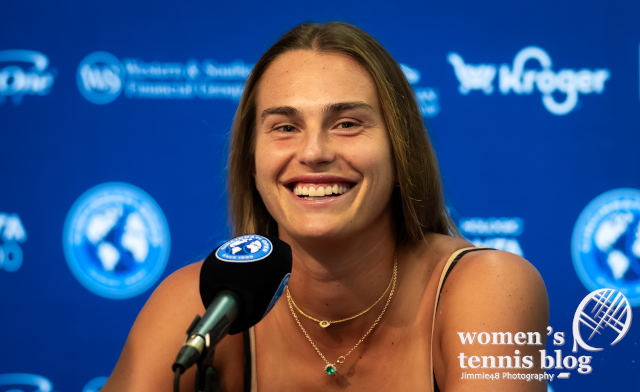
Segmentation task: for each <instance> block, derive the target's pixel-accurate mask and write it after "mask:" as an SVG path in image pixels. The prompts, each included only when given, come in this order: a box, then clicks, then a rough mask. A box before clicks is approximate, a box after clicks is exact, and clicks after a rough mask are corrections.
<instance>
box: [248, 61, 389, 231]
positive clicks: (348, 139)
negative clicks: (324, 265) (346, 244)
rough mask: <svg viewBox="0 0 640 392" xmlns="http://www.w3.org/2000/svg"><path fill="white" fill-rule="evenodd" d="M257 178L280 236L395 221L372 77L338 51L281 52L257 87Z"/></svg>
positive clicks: (365, 227) (382, 127)
mask: <svg viewBox="0 0 640 392" xmlns="http://www.w3.org/2000/svg"><path fill="white" fill-rule="evenodd" d="M257 89H258V90H257V95H256V129H255V132H256V134H255V137H256V143H255V146H256V147H255V182H256V186H257V189H258V191H259V192H260V195H261V196H262V200H263V202H264V204H265V206H266V207H267V209H268V210H269V213H270V214H271V216H272V217H273V218H274V219H275V221H276V222H277V223H278V228H279V231H280V234H281V235H283V236H285V237H287V236H291V237H297V238H300V239H302V238H348V237H349V236H352V235H354V234H358V233H366V231H367V230H370V229H372V228H373V227H380V226H379V225H380V224H383V225H388V227H389V228H390V227H391V221H392V218H391V207H390V201H391V193H392V191H393V183H394V179H395V175H394V168H393V161H392V155H391V144H390V142H389V137H388V135H387V130H386V129H385V124H384V121H383V118H382V113H381V111H380V105H379V102H378V97H377V92H376V88H375V85H374V82H373V79H372V78H371V76H370V75H369V73H368V72H367V70H366V69H365V68H364V67H362V66H361V65H360V64H359V63H357V62H356V61H355V60H353V59H351V58H350V57H348V56H346V55H343V54H339V53H321V52H316V51H312V50H294V51H289V52H286V53H284V54H281V55H280V56H278V57H277V58H276V59H275V60H274V61H273V62H272V63H271V65H269V67H268V68H267V70H266V71H265V73H264V74H263V76H262V78H261V79H260V81H259V83H258V86H257Z"/></svg>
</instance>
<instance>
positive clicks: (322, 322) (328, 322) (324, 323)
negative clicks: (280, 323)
mask: <svg viewBox="0 0 640 392" xmlns="http://www.w3.org/2000/svg"><path fill="white" fill-rule="evenodd" d="M395 260H396V259H395V256H394V264H395V262H396V261H395ZM391 283H393V274H392V275H391V279H390V280H389V284H388V285H387V288H385V289H384V291H383V292H382V294H380V296H379V297H378V299H377V300H376V301H375V302H374V303H372V304H371V305H370V306H369V307H367V308H366V309H365V310H363V311H361V312H359V313H357V314H354V315H353V316H349V317H345V318H343V319H340V320H320V319H317V318H315V317H313V316H311V315H308V314H306V313H305V312H304V311H302V309H300V307H299V306H298V305H297V304H296V301H294V299H293V296H292V295H291V292H290V291H289V286H287V287H286V290H287V296H288V297H290V298H291V304H292V305H293V307H294V308H296V310H297V311H298V313H300V314H301V315H303V316H304V317H306V318H308V319H309V320H312V321H315V322H316V323H318V325H320V326H321V327H322V328H327V327H329V326H331V325H333V324H338V323H344V322H345V321H349V320H353V319H355V318H358V317H360V316H362V315H363V314H365V313H367V312H368V311H370V310H371V309H373V307H374V306H376V305H377V304H378V303H380V301H382V298H384V297H385V295H386V294H387V292H388V291H389V289H391Z"/></svg>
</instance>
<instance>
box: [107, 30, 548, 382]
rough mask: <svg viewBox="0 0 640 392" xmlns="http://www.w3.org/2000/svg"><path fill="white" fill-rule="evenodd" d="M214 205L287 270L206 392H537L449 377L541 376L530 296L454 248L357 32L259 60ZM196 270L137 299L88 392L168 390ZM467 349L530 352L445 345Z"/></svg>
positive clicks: (383, 72)
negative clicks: (103, 373) (490, 338)
mask: <svg viewBox="0 0 640 392" xmlns="http://www.w3.org/2000/svg"><path fill="white" fill-rule="evenodd" d="M229 195H230V197H229V204H230V212H231V214H230V215H231V219H232V223H233V226H234V230H235V233H236V235H241V234H247V233H258V234H265V235H269V236H274V237H279V238H280V239H282V240H283V241H285V242H287V243H289V244H290V245H291V248H292V255H293V269H292V273H291V278H290V280H289V285H288V287H287V289H286V290H285V293H286V295H285V296H284V297H283V298H281V299H280V300H279V301H278V302H277V303H276V304H275V306H274V307H273V309H272V310H271V311H270V313H269V314H267V315H266V316H265V317H264V318H263V319H262V320H261V321H260V322H259V323H258V324H256V325H255V326H254V327H252V328H250V329H249V330H248V331H246V332H245V333H244V334H242V335H229V336H227V337H225V338H224V339H222V341H221V342H220V343H219V345H218V346H217V348H216V356H215V361H214V366H215V368H216V369H217V371H218V374H219V377H220V379H219V380H220V386H221V388H222V390H225V391H258V390H259V391H261V392H262V391H300V390H305V391H337V390H345V389H350V390H372V391H377V390H399V391H434V390H447V391H463V390H473V391H503V390H504V391H511V390H518V391H544V390H545V383H544V382H526V381H522V380H523V379H524V378H518V377H509V378H504V379H495V378H487V377H475V376H470V373H469V371H470V369H469V368H468V366H467V363H466V362H465V363H461V359H460V358H474V357H487V358H489V357H491V358H493V357H496V358H503V357H504V358H507V357H508V356H510V357H509V358H511V357H514V358H515V357H516V356H517V357H518V359H519V358H520V357H522V361H521V362H520V361H519V362H518V363H523V364H526V365H527V366H523V367H522V368H516V369H510V371H511V372H512V373H518V372H520V373H533V374H538V373H540V372H541V368H540V361H539V360H538V357H537V355H535V354H537V352H538V351H537V350H539V349H542V348H544V336H546V335H545V333H544V332H545V330H546V325H547V313H548V309H547V308H548V307H547V299H546V291H545V288H544V283H543V282H542V280H541V278H540V276H539V274H538V273H537V271H536V270H535V268H533V267H532V266H531V264H529V263H528V262H527V261H525V260H523V259H521V258H520V257H518V256H515V255H512V254H509V253H506V252H498V251H492V250H486V249H481V248H474V247H472V246H471V244H469V243H468V242H466V241H465V240H463V239H461V238H459V237H458V235H457V230H456V228H455V226H454V225H453V223H452V222H451V219H450V218H449V216H448V214H447V210H446V208H445V204H444V200H443V196H442V191H441V185H440V179H439V174H438V169H437V164H436V160H435V155H434V153H433V151H432V149H431V145H430V143H429V141H428V138H427V134H426V131H425V129H424V126H423V124H422V118H421V116H420V114H419V111H418V108H417V105H416V102H415V99H414V97H413V93H412V91H411V88H410V87H409V84H408V83H407V81H406V79H405V77H404V75H403V73H402V71H401V69H400V67H399V66H398V65H397V64H396V62H395V61H394V60H393V59H392V58H391V56H390V55H389V54H388V53H387V52H386V51H385V50H384V48H382V47H381V46H380V45H379V44H378V43H377V42H376V41H375V40H374V39H373V38H372V37H370V36H369V35H368V34H366V33H365V32H363V31H362V30H359V29H358V28H356V27H354V26H351V25H348V24H345V23H328V24H324V25H316V24H305V25H301V26H298V27H296V28H294V29H293V30H291V31H290V32H289V33H287V34H286V35H285V36H284V37H282V38H281V39H280V40H279V41H278V42H277V43H276V44H275V45H274V46H273V47H271V48H270V49H269V50H268V51H267V52H266V53H265V54H264V55H263V56H262V57H261V59H260V60H259V61H258V63H257V64H256V66H255V67H254V69H253V72H252V74H251V76H250V77H249V79H248V81H247V85H246V88H245V91H244V94H243V97H242V99H241V101H240V104H239V107H238V111H237V114H236V118H235V122H234V126H233V134H232V144H231V153H230V160H229ZM469 252H473V253H471V254H469V255H466V254H468V253H469ZM463 256H464V257H463ZM454 265H457V266H456V268H455V269H454V268H453V266H454ZM199 267H200V265H199V264H198V263H196V264H193V265H190V266H187V267H185V268H183V269H181V270H179V271H177V272H175V273H174V274H172V275H171V276H170V277H169V278H167V279H166V280H165V282H163V284H162V285H160V287H159V288H158V289H157V290H156V291H155V292H154V294H153V295H152V296H151V298H150V299H149V302H148V303H147V304H146V305H145V307H144V309H143V310H142V311H141V313H140V315H139V316H138V319H137V320H136V322H135V324H134V326H133V328H132V330H131V334H130V336H129V339H128V340H127V343H126V345H125V348H124V350H123V352H122V355H121V358H120V360H119V361H118V364H117V365H116V368H115V370H114V372H113V374H112V376H111V377H110V379H109V381H108V382H107V384H106V385H105V387H104V388H103V391H129V390H131V391H134V390H135V391H146V390H149V391H152V390H153V391H158V390H170V386H171V376H172V375H171V372H170V370H169V369H170V365H171V362H172V360H173V358H174V355H175V353H176V352H177V350H178V349H179V348H180V346H181V344H182V341H181V337H182V332H183V329H184V328H185V326H186V325H188V324H189V322H190V321H191V318H192V317H193V314H195V313H201V312H202V310H203V309H202V305H201V303H200V298H199V294H198V280H199V279H198V278H199V275H198V274H199ZM445 281H446V282H445ZM474 331H488V332H487V333H492V332H495V333H498V334H508V333H516V332H520V331H522V332H524V333H531V334H537V335H536V336H542V337H543V339H542V341H541V342H539V343H540V344H537V345H526V346H522V345H518V344H517V342H512V344H510V343H509V342H507V344H499V345H493V344H478V345H475V344H473V343H471V344H468V343H469V342H467V341H463V340H461V339H460V336H461V335H460V334H463V335H462V336H466V335H464V334H465V333H473V332H474ZM243 336H244V337H246V339H243ZM160 342H161V343H162V344H159V343H160ZM514 353H515V354H514ZM474 363H475V362H474ZM463 365H464V366H463ZM529 365H530V366H529ZM473 369H474V370H475V371H477V372H479V373H482V369H481V368H480V369H479V368H476V367H474V368H473ZM487 371H491V370H490V369H487ZM492 373H493V372H492ZM474 374H475V373H474ZM192 383H193V376H192V375H187V376H185V377H183V379H182V387H183V390H190V389H193V384H192Z"/></svg>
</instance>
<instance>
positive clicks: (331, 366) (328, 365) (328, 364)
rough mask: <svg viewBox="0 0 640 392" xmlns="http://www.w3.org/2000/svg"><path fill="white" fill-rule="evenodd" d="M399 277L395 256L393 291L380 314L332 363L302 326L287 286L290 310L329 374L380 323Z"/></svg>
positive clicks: (332, 372)
mask: <svg viewBox="0 0 640 392" xmlns="http://www.w3.org/2000/svg"><path fill="white" fill-rule="evenodd" d="M397 277H398V260H397V257H396V256H394V260H393V273H392V274H391V291H390V292H389V297H387V301H386V302H385V304H384V307H383V308H382V310H381V311H380V314H379V315H378V317H377V318H376V319H375V321H374V322H373V324H371V326H370V327H369V329H368V330H367V332H365V333H364V335H362V337H361V338H360V339H359V340H358V342H356V344H355V345H354V346H353V347H351V349H350V350H349V351H347V353H346V354H344V355H340V356H339V357H338V358H337V359H336V361H335V363H331V362H329V361H328V360H327V358H326V357H325V356H324V354H323V353H322V351H320V349H319V348H318V346H316V344H315V343H314V342H313V340H312V339H311V336H309V334H308V333H307V330H306V329H305V328H304V327H303V326H302V323H301V322H300V319H298V315H297V314H296V312H295V311H294V310H293V306H292V301H293V299H292V298H291V293H290V292H289V288H288V287H287V290H286V295H287V303H288V304H289V310H290V311H291V315H292V316H293V319H294V320H295V321H296V324H298V327H299V328H300V330H301V331H302V333H303V334H304V336H305V337H306V338H307V340H308V341H309V343H311V346H312V347H313V349H314V350H316V353H318V355H319V356H320V358H321V359H322V360H323V361H324V363H325V366H324V371H325V372H326V373H327V374H328V375H333V374H335V373H336V372H337V371H338V365H342V364H343V363H344V362H345V361H346V359H347V357H348V356H349V354H351V353H352V352H353V350H355V349H356V348H357V347H358V346H359V345H360V344H361V343H362V342H363V341H364V340H365V339H366V338H367V336H369V334H370V333H371V331H373V329H374V328H375V327H376V325H378V323H379V322H380V320H381V319H382V316H383V315H384V313H385V312H386V311H387V308H388V307H389V304H390V303H391V298H392V297H393V293H394V292H395V289H396V281H397ZM385 292H386V290H385Z"/></svg>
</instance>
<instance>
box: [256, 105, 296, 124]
mask: <svg viewBox="0 0 640 392" xmlns="http://www.w3.org/2000/svg"><path fill="white" fill-rule="evenodd" d="M271 114H281V115H283V116H297V115H298V114H299V112H298V109H296V108H294V107H291V106H276V107H273V108H266V109H265V110H263V111H262V114H260V120H261V121H262V122H264V119H265V118H266V117H267V116H268V115H271Z"/></svg>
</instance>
